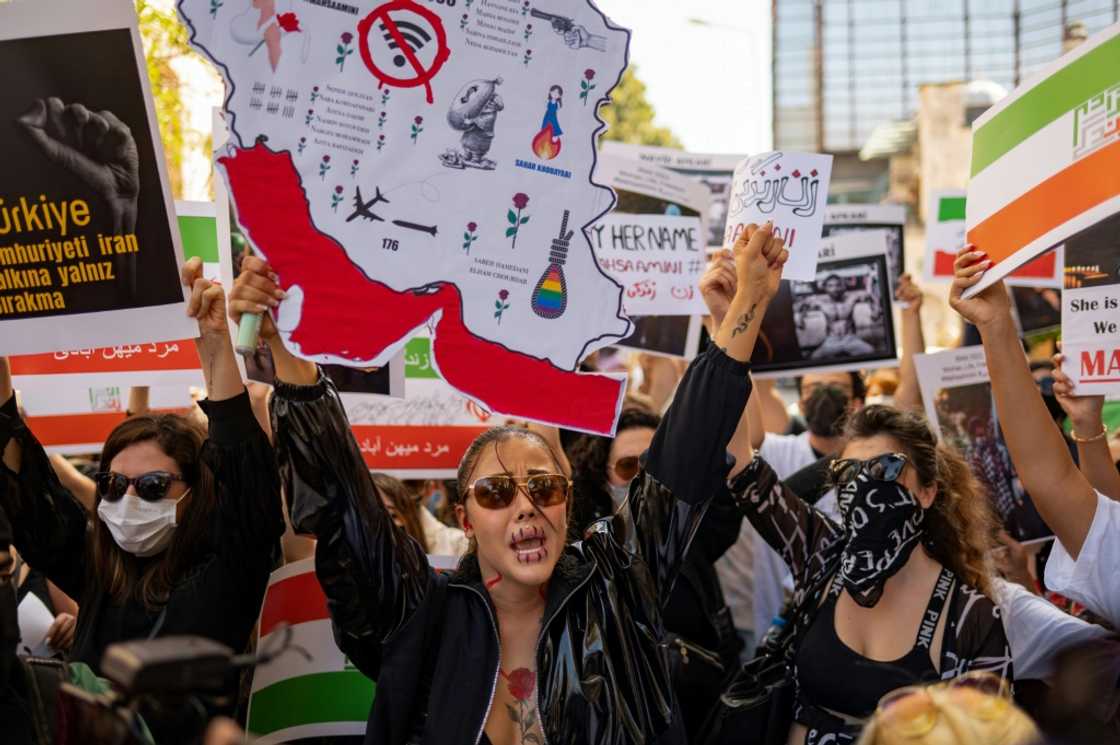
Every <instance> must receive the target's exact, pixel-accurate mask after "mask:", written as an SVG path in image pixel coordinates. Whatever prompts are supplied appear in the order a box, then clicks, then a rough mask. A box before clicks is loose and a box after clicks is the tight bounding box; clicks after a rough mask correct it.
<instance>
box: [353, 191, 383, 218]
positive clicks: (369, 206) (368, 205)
mask: <svg viewBox="0 0 1120 745" xmlns="http://www.w3.org/2000/svg"><path fill="white" fill-rule="evenodd" d="M373 188H374V190H375V191H376V192H377V193H376V194H374V196H373V199H371V200H370V201H368V202H367V201H365V200H364V199H362V187H360V186H357V187H354V212H353V213H351V215H350V217H348V218H346V222H350V221H352V220H353V219H354V218H356V217H360V218H362V219H363V220H370V221H373V220H377V221H379V222H385V220H384V218H381V217H379V216H377V215H376V214H374V212H373V206H374V205H375V204H377V203H378V202H384V203H385V204H388V203H389V200H388V199H386V198H385V197H383V196H381V188H380V187H378V186H375V187H373Z"/></svg>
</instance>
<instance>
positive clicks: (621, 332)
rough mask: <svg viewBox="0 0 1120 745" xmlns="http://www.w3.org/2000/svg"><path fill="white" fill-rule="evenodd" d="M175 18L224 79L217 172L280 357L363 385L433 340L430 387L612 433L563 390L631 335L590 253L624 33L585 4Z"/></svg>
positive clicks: (613, 288) (591, 383)
mask: <svg viewBox="0 0 1120 745" xmlns="http://www.w3.org/2000/svg"><path fill="white" fill-rule="evenodd" d="M179 11H180V14H181V16H182V17H183V19H184V21H185V22H186V23H187V25H188V26H189V28H190V32H191V39H192V43H193V44H194V45H195V46H196V47H198V48H199V49H200V50H201V51H202V52H203V53H204V54H206V55H207V56H208V57H209V58H210V59H211V60H212V61H214V62H215V63H216V64H217V65H218V67H219V68H220V69H221V70H222V72H223V74H224V75H225V78H226V83H227V91H228V98H227V101H226V109H227V111H228V112H229V115H228V116H227V122H228V123H229V125H230V130H231V141H230V145H229V146H227V147H226V148H225V149H224V152H222V153H220V154H219V155H220V157H219V158H218V163H219V166H220V168H221V170H222V171H223V172H224V174H225V177H226V180H227V182H228V184H229V187H230V192H231V195H232V198H233V201H234V204H235V206H236V209H237V213H238V220H239V223H240V224H241V225H242V227H243V228H244V229H245V231H246V235H247V237H248V238H249V240H250V241H251V242H252V243H253V245H254V247H255V248H256V249H257V250H258V251H259V252H260V253H261V254H262V255H263V256H265V257H266V258H267V259H268V261H269V263H270V264H271V265H272V267H273V268H274V270H275V271H276V273H277V275H278V276H279V279H280V284H281V286H282V287H283V288H284V289H285V291H286V292H287V294H288V299H287V300H286V301H285V302H284V303H283V304H282V305H281V307H280V309H279V311H278V314H277V322H278V326H279V328H280V329H281V333H282V334H283V336H284V340H285V343H286V344H287V345H288V346H289V348H290V349H292V351H293V352H295V353H296V354H299V355H300V356H303V357H306V358H308V359H313V360H316V361H319V362H332V363H339V364H347V365H352V366H375V365H380V364H384V363H385V362H387V361H388V359H389V358H391V357H392V356H393V355H394V354H395V353H397V352H399V351H400V349H402V348H403V346H404V344H405V343H406V342H407V341H408V339H409V338H411V337H412V336H415V335H416V334H417V333H419V332H420V331H421V330H422V329H424V328H425V327H429V328H430V329H431V332H432V335H433V338H434V341H433V352H434V358H435V363H436V365H437V366H438V369H439V371H440V374H441V375H442V376H443V377H444V379H445V380H446V381H447V382H448V383H449V384H450V385H452V386H453V387H454V388H456V389H457V390H459V391H461V392H462V393H463V394H465V395H467V396H468V397H470V398H471V399H473V400H476V401H478V402H479V403H480V404H482V405H483V406H485V407H487V408H489V409H493V410H499V411H502V412H504V413H506V414H509V415H513V416H519V417H523V418H527V419H534V420H539V421H544V422H548V423H552V424H557V425H562V426H565V427H569V428H573V429H580V430H586V431H591V432H599V433H606V432H611V431H612V430H613V427H614V421H615V417H616V413H617V409H618V406H619V403H620V401H621V396H622V394H623V385H622V384H621V383H620V382H619V381H618V380H617V379H613V378H608V377H603V376H594V375H580V374H577V373H575V372H574V371H575V370H576V367H577V365H578V364H579V361H580V360H581V359H583V358H584V357H585V356H586V355H587V354H589V353H591V352H592V351H594V350H595V349H597V348H599V347H601V346H604V345H607V344H610V343H611V342H612V341H615V340H617V339H619V338H622V337H625V336H626V335H627V333H628V332H629V329H630V322H629V321H628V320H627V319H626V317H625V315H624V314H623V312H622V304H621V295H622V288H621V286H620V285H618V284H617V283H616V282H615V281H614V280H613V279H612V278H610V277H609V276H608V275H607V274H605V273H604V272H603V271H602V270H601V269H600V268H599V266H598V263H597V262H596V259H595V256H594V254H593V252H592V249H591V245H590V243H589V241H588V240H587V236H586V235H585V233H584V230H585V229H586V228H588V227H589V226H590V225H592V223H594V221H595V220H596V219H597V218H598V217H600V216H601V215H602V214H603V213H602V209H601V204H602V200H601V198H600V196H601V194H602V193H603V192H604V191H605V190H606V187H605V186H599V185H597V184H596V183H595V182H593V181H592V178H591V174H592V172H593V170H594V166H595V161H596V153H595V142H596V138H597V135H598V133H599V131H600V130H601V129H602V128H603V124H602V121H601V119H600V118H599V117H598V113H597V109H598V106H599V105H600V104H601V103H602V102H603V101H605V100H606V96H607V95H608V94H609V92H610V90H611V89H612V88H613V87H614V86H615V85H616V84H617V82H618V80H619V79H620V77H621V75H622V71H623V70H624V69H625V66H626V59H627V45H628V42H629V34H628V32H627V31H625V30H622V29H620V28H618V27H616V26H614V25H613V24H611V23H610V22H609V21H608V20H607V19H606V17H605V16H604V15H603V14H602V13H601V12H600V11H599V10H598V9H597V8H596V7H595V6H594V5H593V4H592V3H591V2H590V1H589V0H584V1H583V2H560V1H559V0H475V2H466V0H460V2H458V3H456V4H454V5H451V6H449V5H447V4H441V3H436V2H431V1H430V0H420V1H414V0H389V1H388V2H377V1H368V0H367V1H365V2H358V1H357V0H354V1H353V2H334V1H333V0H332V2H319V1H318V0H315V1H314V2H313V1H311V0H275V1H273V0H225V2H223V3H213V2H210V0H180V2H179ZM574 402H578V405H574Z"/></svg>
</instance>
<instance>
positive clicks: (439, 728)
mask: <svg viewBox="0 0 1120 745" xmlns="http://www.w3.org/2000/svg"><path fill="white" fill-rule="evenodd" d="M747 372H748V366H747V365H745V364H743V363H739V362H736V361H735V360H732V359H731V358H729V357H727V356H726V355H725V354H724V353H723V352H722V351H721V350H719V349H716V348H710V349H708V350H707V351H705V352H704V353H703V354H701V355H699V356H698V357H697V358H696V360H695V361H694V362H693V363H692V365H691V366H690V367H689V370H688V372H687V373H686V374H685V377H684V380H683V381H682V382H681V385H680V389H679V390H678V393H677V396H676V399H675V401H674V403H673V406H672V407H671V408H670V410H669V412H668V414H666V416H665V418H664V420H663V421H662V423H661V426H660V427H659V428H658V430H657V433H656V435H655V436H654V439H653V443H652V445H651V447H650V452H649V459H648V463H647V466H646V469H645V470H644V471H643V472H642V473H640V474H639V475H638V477H637V480H636V482H635V483H634V484H633V486H632V487H631V490H630V505H629V506H630V509H629V510H627V511H624V513H623V514H621V515H620V516H619V517H618V518H616V519H614V520H601V521H599V522H597V523H595V524H593V525H592V526H591V529H590V530H589V531H588V533H587V535H586V537H585V538H584V540H583V541H580V542H578V543H575V544H571V545H569V546H567V547H566V548H565V551H564V553H563V554H562V555H561V557H560V559H559V561H558V563H557V565H556V568H555V570H554V572H553V575H552V579H551V581H550V582H549V584H548V593H547V598H546V604H545V613H544V620H543V621H542V624H541V634H540V640H539V644H538V649H537V704H538V710H539V713H540V722H541V726H542V729H543V732H544V735H545V738H546V741H547V742H548V743H550V745H578V744H581V743H596V744H597V745H599V744H601V745H616V744H617V745H621V744H623V743H674V744H675V743H683V742H684V733H683V731H682V727H681V723H680V721H679V720H680V717H679V715H676V716H675V715H674V711H673V710H674V708H675V706H674V697H673V692H672V686H671V684H670V681H669V674H668V671H667V668H666V664H665V650H664V648H663V647H662V643H663V639H664V630H663V623H662V615H661V609H662V608H663V607H664V606H665V604H666V603H667V601H668V597H669V593H670V591H671V589H672V585H673V581H674V579H675V577H676V575H677V574H678V572H679V569H680V564H681V560H682V557H683V556H684V554H685V552H686V550H687V548H688V545H689V542H690V539H691V537H692V536H693V535H694V533H695V530H696V528H697V527H698V525H699V523H700V520H701V518H702V517H703V512H704V506H705V505H704V502H705V501H706V500H707V499H708V498H709V497H710V496H711V495H712V494H715V493H716V492H717V490H718V489H720V488H721V487H722V486H723V484H724V482H725V479H726V477H727V473H728V471H729V469H730V463H729V456H728V454H727V452H726V447H727V443H728V442H729V441H730V440H731V436H732V434H733V433H734V431H735V428H736V427H737V425H738V422H739V418H740V415H741V413H742V411H743V407H744V406H745V405H746V402H747V396H748V394H749V392H750V384H749V382H748V379H747ZM272 407H273V414H274V417H275V419H274V421H275V422H276V427H275V431H276V446H277V455H278V458H279V461H280V468H281V473H282V476H283V480H284V484H285V490H286V493H287V495H288V498H289V500H290V508H291V515H292V522H293V524H294V525H295V527H296V530H297V531H300V532H314V533H315V534H316V535H317V537H318V544H317V546H316V573H317V575H318V578H319V582H320V584H321V585H322V587H323V590H324V591H325V593H326V596H327V607H328V609H329V610H330V613H331V620H332V623H333V626H334V630H335V639H336V640H337V642H338V645H339V647H340V648H341V649H342V651H343V652H344V653H345V654H346V655H347V656H348V657H349V659H350V660H351V661H353V663H354V664H355V665H356V666H357V667H358V669H359V670H361V671H362V672H363V673H365V674H366V675H368V676H369V677H371V678H373V679H375V680H376V681H377V696H376V697H375V698H374V702H373V709H372V711H371V712H370V719H369V726H368V729H367V731H366V742H367V743H370V744H371V745H372V744H373V743H376V744H377V745H403V744H404V743H410V742H419V743H423V744H424V745H437V744H438V745H449V744H451V743H475V742H477V741H478V740H479V739H480V737H481V734H482V732H483V728H484V726H485V723H486V718H487V716H488V714H489V710H490V707H491V702H492V694H493V691H494V688H495V686H496V684H497V679H498V666H499V655H500V651H501V650H500V641H499V640H500V635H499V630H498V627H497V621H496V613H495V611H494V608H493V603H492V602H491V600H490V595H489V593H488V592H487V590H486V588H485V587H484V585H483V583H482V577H481V575H480V572H479V567H478V560H477V558H476V557H474V556H473V555H468V556H466V557H464V559H463V560H462V562H461V563H460V565H459V568H458V570H457V571H456V572H455V573H453V574H437V573H435V572H434V571H432V570H431V569H430V567H429V566H428V562H427V558H426V557H425V555H424V552H423V550H422V549H421V547H420V546H419V545H418V544H417V543H416V542H415V541H413V540H412V539H411V538H409V537H408V536H407V535H406V534H405V533H404V531H403V530H401V529H400V528H397V527H396V526H395V525H394V524H393V521H392V520H391V519H390V518H389V515H388V513H387V512H386V511H385V509H384V507H383V506H382V504H381V501H380V500H379V499H377V498H376V495H375V494H374V490H373V484H372V481H371V480H370V478H369V475H368V472H367V470H366V466H365V463H364V462H363V460H362V456H361V453H360V451H359V449H358V446H357V444H356V443H355V442H354V438H353V435H352V434H351V431H350V427H349V425H348V423H347V421H346V416H345V414H344V412H343V409H342V405H341V402H340V401H339V398H338V394H337V393H336V392H335V390H334V388H333V386H331V385H330V383H329V382H327V381H325V380H323V379H322V378H320V381H319V382H318V383H317V384H316V385H313V386H291V385H284V384H279V385H278V386H277V388H276V395H275V396H273V399H272ZM429 712H430V713H431V716H429Z"/></svg>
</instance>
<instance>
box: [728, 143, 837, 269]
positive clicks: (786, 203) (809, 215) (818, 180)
mask: <svg viewBox="0 0 1120 745" xmlns="http://www.w3.org/2000/svg"><path fill="white" fill-rule="evenodd" d="M831 174H832V156H831V155H819V154H816V153H784V152H772V153H762V154H761V155H755V156H752V157H750V158H747V159H746V160H744V161H743V162H742V163H740V164H739V166H738V167H737V168H736V169H735V175H734V177H733V181H732V183H731V201H730V203H729V205H728V208H727V227H726V228H725V229H724V231H723V245H724V246H725V247H727V248H730V247H731V246H732V245H733V244H734V243H735V241H736V240H737V239H738V238H739V235H740V234H741V233H742V232H743V231H744V230H745V229H746V227H747V225H749V224H751V223H755V224H756V225H762V224H764V223H766V222H767V221H773V223H774V233H775V235H780V236H781V237H782V238H783V239H784V240H785V245H786V249H788V250H789V261H787V262H786V265H785V268H784V269H783V270H782V278H783V279H797V280H802V281H812V280H813V279H814V277H815V276H816V267H817V248H818V246H820V238H821V230H822V228H823V226H824V215H825V209H824V207H825V204H827V202H828V182H829V178H830V176H831Z"/></svg>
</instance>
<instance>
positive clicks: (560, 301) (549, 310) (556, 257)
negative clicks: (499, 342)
mask: <svg viewBox="0 0 1120 745" xmlns="http://www.w3.org/2000/svg"><path fill="white" fill-rule="evenodd" d="M568 215H569V212H568V210H564V217H563V219H562V220H561V222H560V234H559V235H558V236H557V237H556V238H553V239H552V250H551V251H550V252H549V264H548V267H547V268H546V269H545V270H544V272H543V273H542V274H541V278H540V279H538V280H537V285H536V287H534V288H533V295H532V299H531V307H532V309H533V312H534V313H536V314H537V315H538V316H540V317H541V318H559V317H560V316H562V315H564V310H565V309H567V307H568V280H567V279H566V278H565V277H564V262H565V261H566V260H567V258H568V245H569V244H570V243H571V240H572V233H573V231H571V230H568Z"/></svg>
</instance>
